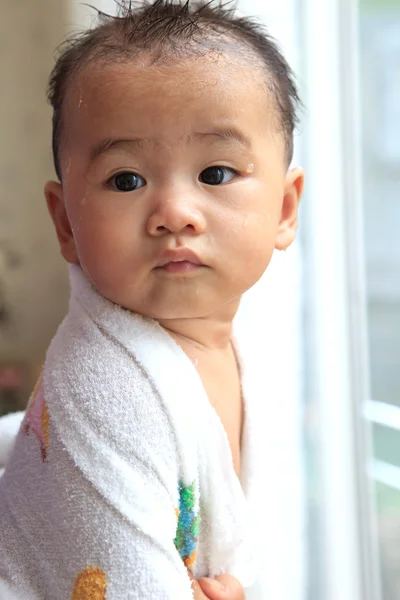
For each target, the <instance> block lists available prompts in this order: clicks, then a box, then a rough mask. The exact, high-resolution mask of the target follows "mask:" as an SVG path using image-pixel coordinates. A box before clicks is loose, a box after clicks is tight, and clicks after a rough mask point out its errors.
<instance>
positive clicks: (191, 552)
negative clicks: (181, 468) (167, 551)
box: [174, 482, 200, 568]
mask: <svg viewBox="0 0 400 600" xmlns="http://www.w3.org/2000/svg"><path fill="white" fill-rule="evenodd" d="M195 504H196V489H195V482H193V483H192V485H190V486H185V485H184V484H183V482H180V483H179V508H178V509H175V513H176V515H177V521H178V522H177V528H176V537H175V540H174V543H175V547H176V549H177V550H178V552H179V554H180V556H181V558H182V560H183V562H184V564H185V566H186V567H188V568H189V567H192V566H193V565H194V563H195V561H196V554H197V538H198V535H199V526H200V515H198V514H197V515H196V512H195Z"/></svg>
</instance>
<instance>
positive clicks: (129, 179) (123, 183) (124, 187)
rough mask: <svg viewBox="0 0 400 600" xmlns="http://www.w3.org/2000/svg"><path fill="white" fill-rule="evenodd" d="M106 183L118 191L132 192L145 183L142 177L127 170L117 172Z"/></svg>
mask: <svg viewBox="0 0 400 600" xmlns="http://www.w3.org/2000/svg"><path fill="white" fill-rule="evenodd" d="M108 185H109V186H110V187H112V188H113V189H114V190H117V191H118V192H133V191H134V190H137V189H139V188H141V187H143V186H144V185H146V182H145V180H144V179H143V177H141V176H140V175H138V174H137V173H130V172H129V171H126V172H123V173H117V174H116V175H113V177H111V179H110V180H109V181H108Z"/></svg>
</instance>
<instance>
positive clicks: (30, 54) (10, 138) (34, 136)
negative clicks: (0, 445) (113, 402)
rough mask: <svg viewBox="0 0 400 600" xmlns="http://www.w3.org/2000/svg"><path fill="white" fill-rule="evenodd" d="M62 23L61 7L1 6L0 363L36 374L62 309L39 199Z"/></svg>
mask: <svg viewBox="0 0 400 600" xmlns="http://www.w3.org/2000/svg"><path fill="white" fill-rule="evenodd" d="M63 21H64V18H63V6H62V1H61V0H52V1H51V2H49V1H48V0H35V1H34V2H32V0H19V1H18V2H3V3H1V18H0V40H1V46H0V75H1V82H2V83H1V94H0V131H1V136H0V295H1V296H2V298H3V301H4V306H5V310H6V311H7V313H6V314H7V322H6V323H4V322H0V364H1V362H2V361H10V360H15V361H22V362H28V364H29V365H32V366H34V367H36V366H37V364H38V363H39V362H40V361H41V360H42V358H43V353H44V351H45V348H46V346H47V344H48V341H49V339H50V337H51V336H52V334H53V332H54V330H55V327H56V326H57V324H58V322H59V320H60V318H61V317H62V315H63V313H64V311H65V308H66V298H67V285H66V273H65V268H64V265H63V262H62V261H61V259H60V257H59V255H58V249H57V244H56V240H55V234H54V231H53V227H52V225H51V224H50V219H49V218H48V216H47V209H46V208H45V201H44V196H43V186H44V182H45V181H46V179H48V178H50V177H53V167H52V159H51V154H50V140H51V128H50V117H51V112H50V109H49V107H48V106H47V104H46V98H45V92H46V85H47V78H48V75H49V72H50V69H51V67H52V64H53V61H52V54H53V51H54V48H55V47H56V46H57V45H58V44H59V43H60V41H61V39H62V37H63V35H64V23H63ZM0 301H1V298H0Z"/></svg>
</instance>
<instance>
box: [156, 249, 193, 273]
mask: <svg viewBox="0 0 400 600" xmlns="http://www.w3.org/2000/svg"><path fill="white" fill-rule="evenodd" d="M171 263H188V264H191V265H195V266H198V267H200V266H202V265H203V263H202V262H201V260H200V258H199V257H198V256H197V254H195V252H193V250H190V249H189V248H177V249H176V250H164V251H163V252H162V253H161V254H160V256H159V257H158V260H157V263H156V265H155V266H156V268H162V267H165V266H166V265H169V264H171Z"/></svg>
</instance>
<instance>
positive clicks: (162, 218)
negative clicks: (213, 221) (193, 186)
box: [146, 195, 206, 237]
mask: <svg viewBox="0 0 400 600" xmlns="http://www.w3.org/2000/svg"><path fill="white" fill-rule="evenodd" d="M205 227H206V223H205V217H204V215H203V214H202V212H201V211H200V210H199V208H198V207H196V206H195V205H194V204H193V202H191V201H190V200H189V199H188V197H187V196H185V195H179V196H176V197H175V198H173V197H171V196H169V197H168V198H165V197H164V198H159V199H158V202H157V204H156V206H155V207H154V210H153V212H152V213H151V215H150V217H149V218H148V220H147V224H146V229H147V233H148V234H149V235H151V236H153V237H162V236H163V235H166V234H169V233H174V234H177V233H183V232H184V233H189V234H192V235H200V234H201V233H203V232H204V230H205Z"/></svg>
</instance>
